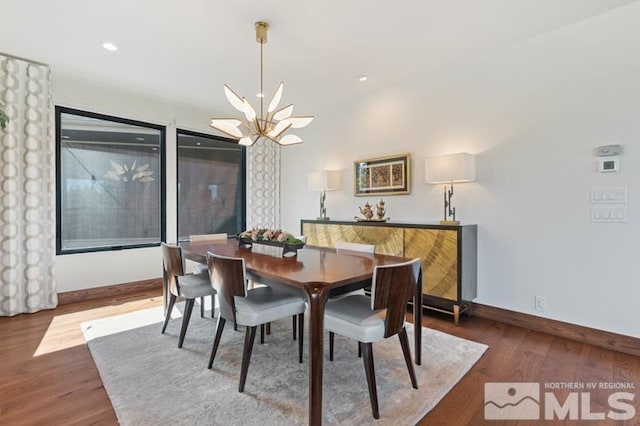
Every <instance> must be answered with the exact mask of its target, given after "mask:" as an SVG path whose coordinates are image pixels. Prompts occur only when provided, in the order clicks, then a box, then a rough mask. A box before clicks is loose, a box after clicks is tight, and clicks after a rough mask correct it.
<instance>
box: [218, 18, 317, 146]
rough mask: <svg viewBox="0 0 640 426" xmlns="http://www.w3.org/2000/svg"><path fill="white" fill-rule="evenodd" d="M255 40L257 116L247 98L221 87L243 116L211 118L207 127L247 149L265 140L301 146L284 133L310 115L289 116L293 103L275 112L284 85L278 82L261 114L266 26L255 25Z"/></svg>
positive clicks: (304, 123) (307, 120)
mask: <svg viewBox="0 0 640 426" xmlns="http://www.w3.org/2000/svg"><path fill="white" fill-rule="evenodd" d="M255 28H256V41H257V42H258V43H259V44H260V94H259V96H260V115H259V116H258V114H257V112H256V110H255V109H254V108H253V106H252V105H251V103H250V102H249V101H248V100H247V98H244V97H241V96H240V95H238V94H237V93H236V92H234V91H233V90H232V89H231V88H230V87H229V86H227V85H226V84H225V85H224V94H225V96H226V97H227V100H228V101H229V103H230V104H231V106H233V107H234V108H235V109H237V110H238V111H240V112H242V113H243V114H244V119H243V118H240V119H238V118H212V119H211V123H210V124H209V125H210V126H211V127H212V128H214V129H216V130H218V131H220V132H222V133H224V134H226V135H228V136H231V137H232V138H237V139H239V141H238V143H239V144H241V145H246V146H251V145H253V144H254V143H256V142H257V141H259V140H260V139H262V138H264V139H269V140H271V141H273V142H275V143H277V144H280V145H294V144H297V143H301V142H302V139H301V138H300V137H299V136H297V135H294V134H291V133H289V134H287V131H288V130H289V129H301V128H303V127H306V126H307V125H308V124H309V123H311V121H312V120H313V116H310V115H301V116H293V115H292V114H293V104H290V105H287V106H285V107H282V108H280V109H278V105H279V104H280V100H281V99H282V92H283V90H284V83H283V82H280V84H279V85H278V88H277V89H276V91H275V92H274V94H273V96H272V97H271V101H269V105H268V106H267V110H266V113H265V111H264V86H263V82H264V81H263V80H264V78H263V76H264V66H263V59H262V56H263V45H264V44H265V43H266V42H267V30H268V29H269V24H267V23H266V22H261V21H259V22H256V24H255Z"/></svg>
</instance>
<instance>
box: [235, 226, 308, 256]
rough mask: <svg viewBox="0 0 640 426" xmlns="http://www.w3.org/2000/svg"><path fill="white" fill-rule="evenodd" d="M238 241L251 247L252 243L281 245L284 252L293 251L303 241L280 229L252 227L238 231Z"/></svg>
mask: <svg viewBox="0 0 640 426" xmlns="http://www.w3.org/2000/svg"><path fill="white" fill-rule="evenodd" d="M237 237H238V242H239V244H240V245H242V246H245V247H252V246H253V244H264V245H269V246H276V247H282V248H283V249H284V253H289V252H292V253H295V252H296V251H297V250H298V249H301V248H302V247H304V241H302V240H301V239H299V238H296V237H295V236H293V234H291V233H289V232H286V231H283V230H282V229H269V228H253V229H247V230H246V231H242V232H240V233H239V234H238V235H237Z"/></svg>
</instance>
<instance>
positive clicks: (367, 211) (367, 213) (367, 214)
mask: <svg viewBox="0 0 640 426" xmlns="http://www.w3.org/2000/svg"><path fill="white" fill-rule="evenodd" d="M358 208H359V209H360V213H362V216H364V220H371V219H373V209H371V204H369V203H368V202H367V203H365V205H364V209H363V208H362V207H358Z"/></svg>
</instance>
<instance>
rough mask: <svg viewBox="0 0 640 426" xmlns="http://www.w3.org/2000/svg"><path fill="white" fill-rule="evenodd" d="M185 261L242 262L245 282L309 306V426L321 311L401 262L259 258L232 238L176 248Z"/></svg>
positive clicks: (325, 255) (358, 256)
mask: <svg viewBox="0 0 640 426" xmlns="http://www.w3.org/2000/svg"><path fill="white" fill-rule="evenodd" d="M180 245H181V247H182V250H183V253H184V256H185V257H186V258H187V259H189V260H192V261H194V262H198V263H204V264H206V262H207V260H206V256H207V252H211V253H214V254H218V255H223V256H230V257H237V258H239V257H241V258H243V259H244V260H245V264H246V271H247V278H248V279H250V280H253V281H255V282H258V283H261V284H266V285H268V286H273V287H277V288H279V289H281V290H284V291H288V292H291V293H295V294H304V296H305V297H306V300H307V302H308V314H309V315H308V316H309V321H308V326H309V331H308V333H309V424H310V425H320V424H322V375H323V351H324V347H323V345H324V339H323V332H324V311H325V304H326V302H327V300H328V298H329V296H333V295H336V294H340V293H345V292H349V291H353V290H357V289H361V288H364V287H366V286H369V285H371V280H372V277H373V271H374V268H375V267H376V266H380V265H391V264H396V263H401V262H404V261H406V260H407V259H405V258H403V257H398V256H389V255H382V254H369V253H362V252H345V251H340V253H337V252H336V250H335V249H331V248H320V247H308V246H307V247H305V248H303V249H299V250H297V254H296V255H295V256H290V257H277V256H271V255H267V254H262V253H257V252H254V251H252V250H251V248H250V247H247V246H245V245H243V244H242V243H241V242H239V241H238V240H235V239H228V240H226V241H225V240H222V241H204V242H187V243H182V244H180ZM421 306H422V288H421V285H419V284H418V285H416V292H415V294H414V295H413V307H414V308H413V321H414V324H415V327H414V330H415V333H414V343H415V344H414V351H415V358H414V359H415V363H416V364H417V365H420V364H421V357H422V354H421V339H422V337H421V336H422V332H421V328H422V327H421V326H420V325H421V324H422V309H421Z"/></svg>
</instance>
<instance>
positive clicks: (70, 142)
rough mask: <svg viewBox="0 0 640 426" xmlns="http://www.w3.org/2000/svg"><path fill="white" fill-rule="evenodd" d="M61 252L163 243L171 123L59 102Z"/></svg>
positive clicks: (58, 229)
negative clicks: (165, 149) (167, 138)
mask: <svg viewBox="0 0 640 426" xmlns="http://www.w3.org/2000/svg"><path fill="white" fill-rule="evenodd" d="M56 128H57V138H56V139H57V148H58V156H57V166H58V167H57V172H58V176H57V182H58V185H57V191H58V206H57V209H58V221H57V252H58V253H75V252H83V251H95V250H111V249H120V248H130V247H144V246H150V245H158V244H159V243H160V241H161V240H162V239H163V236H164V235H163V232H164V230H163V228H164V227H163V222H164V208H163V206H164V194H163V187H164V185H163V182H164V177H163V171H162V163H163V158H162V155H163V154H162V152H163V147H164V137H165V131H164V127H162V126H156V125H152V124H147V123H141V122H136V121H132V120H126V119H122V118H116V117H108V116H104V115H100V114H94V113H88V112H83V111H77V110H71V109H68V108H62V107H57V108H56Z"/></svg>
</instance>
